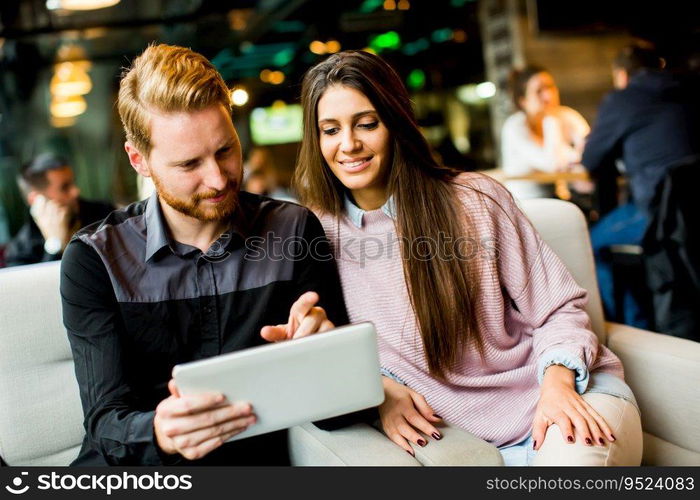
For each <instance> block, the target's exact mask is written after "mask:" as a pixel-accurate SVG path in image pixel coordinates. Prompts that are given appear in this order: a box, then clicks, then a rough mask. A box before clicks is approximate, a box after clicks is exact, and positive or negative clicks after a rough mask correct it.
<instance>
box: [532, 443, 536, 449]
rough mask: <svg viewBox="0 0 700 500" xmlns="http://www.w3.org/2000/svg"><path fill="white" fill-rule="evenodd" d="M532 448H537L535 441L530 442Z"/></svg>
mask: <svg viewBox="0 0 700 500" xmlns="http://www.w3.org/2000/svg"><path fill="white" fill-rule="evenodd" d="M532 449H533V450H536V449H537V441H533V443H532Z"/></svg>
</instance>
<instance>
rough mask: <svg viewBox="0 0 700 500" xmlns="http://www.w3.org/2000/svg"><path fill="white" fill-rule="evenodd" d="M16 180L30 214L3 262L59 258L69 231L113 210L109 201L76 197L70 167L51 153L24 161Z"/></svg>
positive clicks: (21, 262) (33, 261)
mask: <svg viewBox="0 0 700 500" xmlns="http://www.w3.org/2000/svg"><path fill="white" fill-rule="evenodd" d="M18 183H19V187H20V190H21V191H22V194H23V195H24V198H25V200H26V201H27V204H28V205H29V206H30V207H31V208H30V215H31V216H30V217H29V219H28V220H27V222H26V223H25V224H24V225H23V226H22V227H21V228H20V230H19V232H18V233H17V235H16V236H15V237H14V238H13V239H12V240H11V241H10V242H9V243H8V245H7V253H6V256H5V258H6V264H7V266H21V265H25V264H35V263H37V262H48V261H52V260H59V259H60V258H61V255H63V250H64V249H65V248H66V245H67V244H68V241H70V238H71V236H73V233H75V232H76V231H77V230H78V229H80V228H81V227H85V226H87V225H88V224H92V223H93V222H97V221H99V220H102V219H104V218H105V217H107V215H108V214H109V213H110V212H111V211H112V210H114V207H113V206H112V205H110V204H109V203H103V202H100V201H87V200H84V199H82V198H80V189H78V187H77V186H76V185H75V179H74V176H73V169H72V168H71V167H70V165H69V164H68V162H67V161H66V160H64V159H63V158H61V157H59V156H56V155H53V154H51V153H43V154H40V155H39V156H37V157H36V158H34V159H33V160H32V161H31V162H30V163H28V164H26V165H24V166H23V167H22V169H21V171H20V176H19V179H18Z"/></svg>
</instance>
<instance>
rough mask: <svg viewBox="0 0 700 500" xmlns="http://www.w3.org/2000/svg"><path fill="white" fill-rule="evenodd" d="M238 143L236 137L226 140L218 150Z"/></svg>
mask: <svg viewBox="0 0 700 500" xmlns="http://www.w3.org/2000/svg"><path fill="white" fill-rule="evenodd" d="M235 145H236V139H231V140H228V141H226V142H224V143H223V144H222V145H221V146H219V147H218V148H217V149H216V150H217V151H221V150H222V149H226V148H232V147H234V146H235Z"/></svg>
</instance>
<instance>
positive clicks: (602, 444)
mask: <svg viewBox="0 0 700 500" xmlns="http://www.w3.org/2000/svg"><path fill="white" fill-rule="evenodd" d="M598 442H599V443H600V445H601V446H605V441H603V438H598Z"/></svg>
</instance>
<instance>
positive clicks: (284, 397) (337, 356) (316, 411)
mask: <svg viewBox="0 0 700 500" xmlns="http://www.w3.org/2000/svg"><path fill="white" fill-rule="evenodd" d="M173 377H174V378H175V383H176V385H177V387H178V390H179V391H180V393H181V394H196V393H201V392H210V391H211V392H220V393H222V394H224V395H225V396H226V398H227V399H228V401H230V402H234V401H247V402H249V403H250V404H251V405H252V406H253V412H254V413H255V415H256V416H257V422H256V423H255V424H253V425H251V426H250V427H249V428H248V429H246V430H245V431H243V432H241V433H240V434H237V435H236V436H234V437H233V438H231V439H230V440H229V441H234V440H237V439H244V438H247V437H251V436H256V435H258V434H264V433H266V432H272V431H276V430H280V429H286V428H288V427H293V426H295V425H299V424H302V423H305V422H311V421H315V420H321V419H324V418H330V417H335V416H338V415H343V414H345V413H350V412H353V411H357V410H362V409H365V408H370V407H373V406H377V405H379V404H381V403H382V401H384V390H383V388H382V382H381V376H380V374H379V355H378V354H377V334H376V331H375V329H374V325H373V324H372V323H358V324H354V325H348V326H343V327H340V328H335V329H333V330H330V331H328V332H324V333H318V334H315V335H311V336H309V337H304V338H302V339H298V340H289V341H285V342H279V343H275V344H269V345H263V346H259V347H252V348H250V349H245V350H242V351H237V352H233V353H230V354H223V355H221V356H215V357H212V358H207V359H203V360H200V361H193V362H191V363H185V364H181V365H177V366H175V368H174V369H173Z"/></svg>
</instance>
